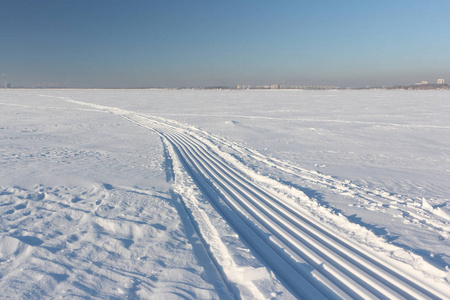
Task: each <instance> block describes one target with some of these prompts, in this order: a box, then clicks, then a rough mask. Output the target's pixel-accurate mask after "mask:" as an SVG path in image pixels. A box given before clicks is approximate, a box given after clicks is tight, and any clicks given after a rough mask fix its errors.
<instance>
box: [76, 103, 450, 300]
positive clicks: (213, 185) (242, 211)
mask: <svg viewBox="0 0 450 300" xmlns="http://www.w3.org/2000/svg"><path fill="white" fill-rule="evenodd" d="M70 101H72V102H76V103H78V104H83V105H89V106H91V107H93V108H96V109H102V110H107V111H109V112H111V113H115V114H118V115H120V116H122V117H124V118H126V119H128V120H129V121H131V122H133V123H136V124H138V125H140V126H143V127H146V128H148V129H151V130H154V131H156V132H158V133H159V134H160V135H161V136H162V137H163V138H165V139H166V140H167V141H168V142H169V143H170V144H171V145H172V147H173V149H174V151H175V152H176V154H177V156H178V159H179V161H180V162H181V164H182V165H183V166H184V168H185V170H186V171H187V172H188V173H189V174H190V176H191V177H192V178H193V180H194V182H195V183H196V185H197V186H198V187H199V188H200V190H201V191H202V192H203V194H204V195H205V196H206V197H207V198H208V200H209V201H210V202H211V203H212V205H213V206H214V207H215V209H216V210H217V211H218V212H219V213H220V214H221V215H222V217H223V218H224V219H226V221H227V222H228V223H229V224H230V225H231V226H232V227H233V229H234V230H235V231H236V233H237V234H238V235H239V236H240V237H241V238H242V240H243V241H244V242H245V243H246V244H247V245H248V247H249V248H250V249H251V250H252V251H253V253H254V254H255V255H256V256H257V257H258V258H259V259H260V260H261V261H262V262H263V263H264V264H265V265H266V266H267V267H268V268H269V269H271V270H272V271H273V272H274V273H275V274H276V276H277V277H278V278H279V279H280V280H281V281H282V282H283V284H284V285H285V286H286V287H287V288H288V289H289V290H290V291H291V292H292V293H293V294H294V295H296V296H297V297H299V298H302V299H330V298H331V299H338V298H339V299H340V298H347V299H370V298H373V299H378V298H384V299H401V298H405V299H412V298H417V299H441V298H442V299H444V298H446V296H445V292H444V288H443V287H442V286H441V285H438V284H436V285H435V284H434V283H433V282H432V280H431V281H430V280H423V279H424V277H421V275H422V274H417V273H416V272H411V273H408V271H414V270H413V268H411V267H410V266H407V265H404V264H402V263H399V262H398V261H394V260H392V259H389V258H388V257H386V256H382V255H377V254H376V253H375V252H374V251H373V250H372V249H369V248H366V247H364V246H361V245H358V244H357V243H356V242H354V241H352V240H350V239H348V238H347V237H345V236H342V234H339V233H338V232H337V231H334V230H333V229H331V228H329V227H327V225H324V224H322V223H320V222H319V221H318V220H316V219H314V218H313V217H311V216H310V215H309V214H308V213H307V211H305V210H302V209H301V207H298V206H297V205H295V204H293V203H291V202H290V201H289V200H288V199H287V198H285V197H283V196H282V195H280V194H277V193H275V192H273V191H271V190H269V189H267V188H265V187H264V186H262V185H260V184H258V183H257V182H255V181H253V180H251V179H249V177H248V176H247V174H245V173H244V172H242V171H240V170H238V169H237V168H235V167H234V166H233V165H232V164H231V163H229V162H228V161H227V160H226V159H224V157H223V155H220V153H218V152H216V150H214V149H212V148H211V147H209V146H207V145H206V144H205V143H204V142H203V141H202V140H201V139H200V138H198V137H196V136H195V135H193V134H192V133H191V134H189V133H188V132H186V131H184V130H182V129H181V128H177V127H176V126H172V125H169V124H166V123H165V122H161V121H160V120H157V119H156V118H153V117H149V116H143V115H139V114H137V113H133V112H130V111H125V110H120V109H118V108H108V107H105V106H99V105H93V104H92V105H90V104H88V103H84V102H78V101H73V100H70Z"/></svg>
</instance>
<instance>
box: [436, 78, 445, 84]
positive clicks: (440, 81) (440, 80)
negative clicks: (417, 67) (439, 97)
mask: <svg viewBox="0 0 450 300" xmlns="http://www.w3.org/2000/svg"><path fill="white" fill-rule="evenodd" d="M437 84H445V80H444V79H438V80H437Z"/></svg>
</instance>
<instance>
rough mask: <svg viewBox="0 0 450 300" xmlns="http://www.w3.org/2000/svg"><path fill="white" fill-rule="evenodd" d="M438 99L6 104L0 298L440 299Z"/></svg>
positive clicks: (388, 94)
mask: <svg viewBox="0 0 450 300" xmlns="http://www.w3.org/2000/svg"><path fill="white" fill-rule="evenodd" d="M449 95H450V94H449V92H448V91H298V90H296V91H256V90H255V91H201V90H182V91H178V90H0V216H1V219H0V295H1V297H2V298H3V297H4V298H42V297H51V298H57V297H64V298H65V297H71V298H77V297H79V298H91V297H94V298H108V299H111V298H126V297H128V298H160V299H169V298H192V299H194V298H195V299H211V298H261V299H263V298H293V297H302V298H312V299H317V298H318V297H325V298H346V297H349V298H357V297H363V298H367V297H372V296H374V297H378V298H383V297H385V298H395V297H404V298H414V297H417V298H421V297H423V298H446V297H449V295H450V293H449V290H450V283H449V281H450V275H449V271H448V265H450V242H449V239H450V197H449V195H450V180H449V178H450V97H449Z"/></svg>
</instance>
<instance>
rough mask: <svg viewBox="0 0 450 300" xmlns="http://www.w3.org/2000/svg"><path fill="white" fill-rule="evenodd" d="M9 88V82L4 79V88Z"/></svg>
mask: <svg viewBox="0 0 450 300" xmlns="http://www.w3.org/2000/svg"><path fill="white" fill-rule="evenodd" d="M10 88H11V83H8V82H7V81H6V80H5V89H10Z"/></svg>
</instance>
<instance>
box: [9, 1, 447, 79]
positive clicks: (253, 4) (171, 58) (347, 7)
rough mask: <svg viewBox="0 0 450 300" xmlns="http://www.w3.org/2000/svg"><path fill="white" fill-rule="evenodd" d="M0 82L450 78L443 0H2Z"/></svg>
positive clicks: (445, 7)
mask: <svg viewBox="0 0 450 300" xmlns="http://www.w3.org/2000/svg"><path fill="white" fill-rule="evenodd" d="M1 7H2V8H1V10H0V36H1V38H2V43H1V44H0V80H1V81H2V82H4V81H5V80H6V81H7V82H9V83H12V85H13V86H28V87H30V86H39V85H40V86H46V85H47V86H52V85H53V86H64V87H74V88H77V87H79V88H112V87H117V88H133V87H169V88H170V87H183V86H185V87H207V86H230V87H231V86H237V85H255V86H256V85H272V84H279V85H303V86H310V85H329V86H341V87H344V86H353V87H359V86H361V87H362V86H391V85H410V84H414V83H416V82H421V81H429V82H433V83H435V82H437V79H448V78H450V55H449V53H450V30H449V28H450V20H449V19H450V18H448V15H449V14H450V1H443V0H442V1H419V0H410V1H406V0H399V1H394V2H392V1H384V0H382V1H339V2H337V1H331V0H329V1H328V0H327V1H294V0H291V1H220V2H219V1H144V0H138V1H116V0H110V1H106V0H99V1H86V0H78V1H50V0H43V1H30V0H26V1H25V0H6V1H2V5H1Z"/></svg>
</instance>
